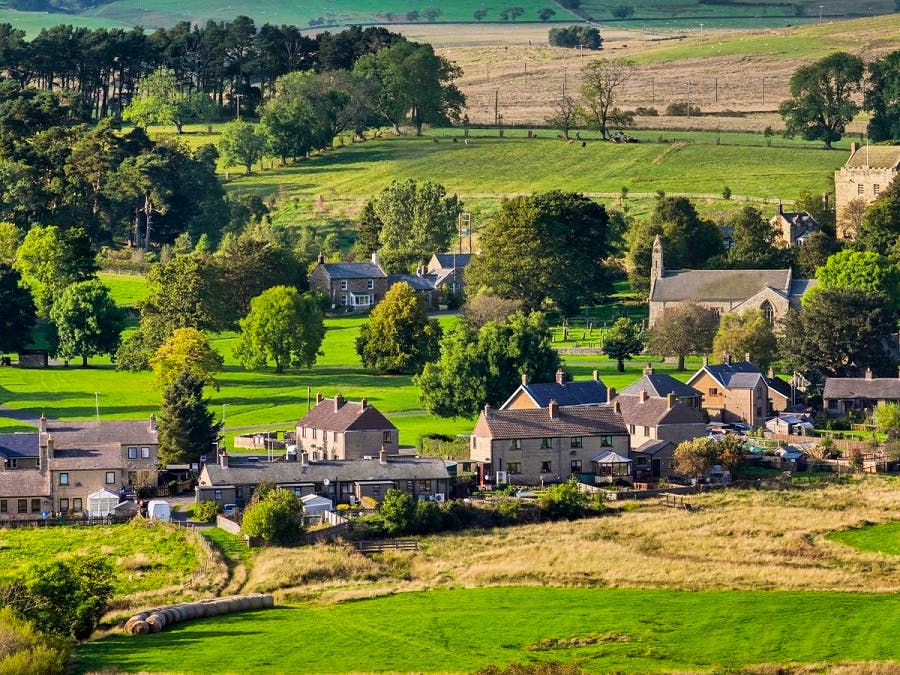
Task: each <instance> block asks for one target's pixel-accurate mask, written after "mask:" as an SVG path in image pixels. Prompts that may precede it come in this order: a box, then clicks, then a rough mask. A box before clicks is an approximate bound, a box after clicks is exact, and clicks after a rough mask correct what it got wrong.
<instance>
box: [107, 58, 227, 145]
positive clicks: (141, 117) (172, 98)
mask: <svg viewBox="0 0 900 675" xmlns="http://www.w3.org/2000/svg"><path fill="white" fill-rule="evenodd" d="M215 111H216V104H215V102H214V101H213V100H212V99H211V98H210V97H209V95H208V94H205V93H203V92H199V91H194V92H191V93H186V92H185V91H184V89H183V87H182V86H181V85H180V84H179V82H178V75H177V74H176V72H175V71H174V70H172V69H171V68H157V69H156V70H154V71H153V72H151V73H149V74H148V75H147V76H146V77H144V78H143V79H142V80H141V81H140V83H139V84H138V93H137V96H135V97H134V98H133V99H132V101H131V103H130V104H129V105H128V106H127V107H126V108H125V110H123V111H122V117H123V119H126V120H130V121H132V122H134V123H136V124H139V125H140V126H143V127H147V126H149V125H151V124H172V125H174V126H175V130H176V132H177V133H179V134H180V133H182V131H183V127H184V125H185V124H186V123H187V122H189V121H190V120H199V121H204V120H208V119H210V118H211V117H212V116H213V115H214V114H215Z"/></svg>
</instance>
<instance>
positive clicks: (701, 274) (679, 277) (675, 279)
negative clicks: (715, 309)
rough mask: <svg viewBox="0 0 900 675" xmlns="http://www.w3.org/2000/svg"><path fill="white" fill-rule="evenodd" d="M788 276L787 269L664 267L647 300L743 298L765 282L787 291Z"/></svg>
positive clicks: (679, 300)
mask: <svg viewBox="0 0 900 675" xmlns="http://www.w3.org/2000/svg"><path fill="white" fill-rule="evenodd" d="M790 280H791V271H790V270H681V271H668V270H667V271H665V272H664V273H663V276H662V277H660V278H659V279H657V280H656V283H654V284H653V290H652V292H651V293H650V300H651V301H658V302H687V301H692V300H703V301H712V300H722V301H726V300H746V299H747V298H749V297H751V296H753V295H756V294H757V293H759V291H761V290H762V289H763V288H765V287H767V286H768V287H770V288H772V289H774V290H776V291H778V292H780V293H782V294H787V293H788V291H789V290H790V288H789V286H790Z"/></svg>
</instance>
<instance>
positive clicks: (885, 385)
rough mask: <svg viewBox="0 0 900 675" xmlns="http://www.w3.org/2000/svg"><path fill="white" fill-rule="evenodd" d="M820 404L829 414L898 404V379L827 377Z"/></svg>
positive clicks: (899, 393) (869, 370)
mask: <svg viewBox="0 0 900 675" xmlns="http://www.w3.org/2000/svg"><path fill="white" fill-rule="evenodd" d="M822 403H823V406H824V407H825V410H827V411H828V412H830V413H835V414H846V413H848V412H850V411H851V410H872V409H873V408H875V407H877V406H879V405H886V404H888V403H900V377H872V370H871V369H870V368H867V369H866V374H865V377H829V378H827V379H826V380H825V389H824V391H823V392H822Z"/></svg>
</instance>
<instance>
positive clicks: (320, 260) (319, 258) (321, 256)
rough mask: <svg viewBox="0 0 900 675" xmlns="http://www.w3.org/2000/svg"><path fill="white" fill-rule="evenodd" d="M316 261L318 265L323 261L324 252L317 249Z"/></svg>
mask: <svg viewBox="0 0 900 675" xmlns="http://www.w3.org/2000/svg"><path fill="white" fill-rule="evenodd" d="M316 261H317V262H318V263H319V264H320V265H322V264H324V263H325V254H324V253H322V251H319V255H318V257H316Z"/></svg>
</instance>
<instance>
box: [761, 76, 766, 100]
mask: <svg viewBox="0 0 900 675" xmlns="http://www.w3.org/2000/svg"><path fill="white" fill-rule="evenodd" d="M762 103H763V105H765V104H766V78H763V79H762Z"/></svg>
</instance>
